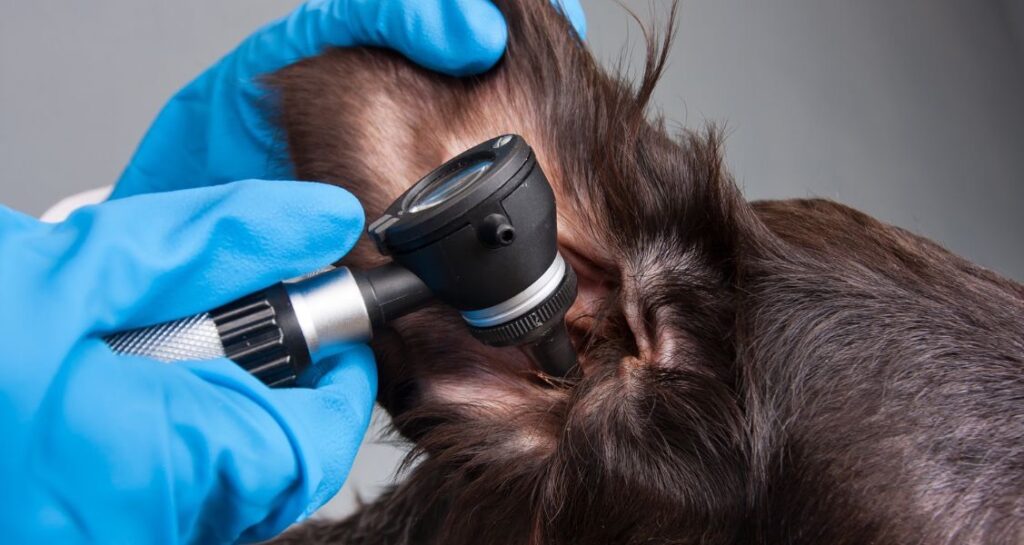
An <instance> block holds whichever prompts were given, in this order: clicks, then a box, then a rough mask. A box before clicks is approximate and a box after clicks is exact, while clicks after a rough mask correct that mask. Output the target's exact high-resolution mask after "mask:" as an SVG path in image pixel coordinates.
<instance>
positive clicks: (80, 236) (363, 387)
mask: <svg viewBox="0 0 1024 545" xmlns="http://www.w3.org/2000/svg"><path fill="white" fill-rule="evenodd" d="M289 219H290V220H291V221H289ZM362 226H363V216H362V211H361V209H360V206H359V203H358V202H357V201H356V200H355V198H353V197H352V195H350V194H349V193H347V192H346V191H344V190H342V189H338V188H335V187H331V186H326V185H321V184H298V183H293V182H268V181H244V182H236V183H231V184H226V185H220V186H215V187H207V188H200V189H191V190H182V191H175V192H168V193H161V194H153V195H141V196H136V197H131V198H126V199H121V200H116V201H110V202H106V203H103V204H100V205H96V206H91V207H86V208H83V209H81V210H79V211H77V212H75V213H74V214H72V215H71V216H70V217H69V218H68V219H67V220H66V221H65V222H63V223H60V224H47V223H42V222H39V221H37V220H35V219H33V218H30V217H28V216H24V215H21V214H19V213H17V212H14V211H12V210H10V209H7V208H5V207H3V206H0V279H2V282H0V301H3V307H4V311H3V312H0V346H3V347H4V352H3V355H0V437H2V438H3V446H2V448H0V483H2V485H0V535H2V536H3V542H4V543H62V544H75V543H132V544H145V543H168V544H177V543H185V542H188V543H204V544H206V543H231V542H234V541H235V540H236V539H238V538H239V537H240V536H241V538H242V539H243V540H257V539H266V538H268V537H270V536H272V535H274V534H276V533H277V532H280V531H281V530H282V529H284V528H285V527H286V526H287V525H288V524H290V523H292V522H293V521H295V520H296V518H298V517H299V516H300V515H302V514H303V513H304V512H308V511H310V510H312V509H314V508H315V507H317V506H319V505H320V504H322V503H323V502H324V501H326V500H327V499H329V498H330V497H331V496H332V495H333V494H334V493H335V492H336V491H337V490H338V488H339V487H340V485H341V482H342V481H343V480H344V477H345V475H346V474H347V473H348V470H349V468H350V466H351V463H352V459H353V457H354V456H355V452H356V449H357V448H358V445H359V443H360V440H361V438H362V436H363V434H364V432H365V430H366V427H367V423H368V421H369V418H370V410H371V407H372V404H373V400H374V397H375V390H376V371H375V367H374V363H373V356H372V353H370V351H369V349H368V348H367V347H365V346H359V347H354V348H353V349H352V350H351V351H349V352H346V353H344V354H342V355H341V356H340V357H339V358H338V359H337V360H335V361H331V362H322V363H321V367H320V368H319V369H318V371H319V372H321V373H323V374H322V376H320V377H319V378H318V381H317V384H316V386H317V389H315V390H314V389H300V388H297V389H291V390H270V389H268V388H267V387H265V386H264V385H263V384H261V383H260V382H258V381H257V380H256V379H254V378H253V377H251V376H250V375H249V374H247V373H246V372H244V371H242V370H241V369H240V368H239V367H237V366H236V365H235V364H234V363H232V362H230V361H228V360H215V361H208V362H201V363H184V364H165V363H159V362H156V361H153V360H148V359H144V358H129V357H125V356H118V355H115V354H113V353H112V352H111V351H110V350H109V348H108V347H107V345H106V344H104V343H103V342H102V340H101V337H102V336H103V335H105V334H108V333H111V332H114V331H118V330H124V329H127V328H133V327H139V326H144V325H149V324H154V323H159V322H163V321H166V320H170V319H173V318H179V317H181V316H187V315H191V314H194V313H196V312H200V311H203V310H207V309H210V308H214V307H216V306H218V305H221V304H224V303H227V302H229V301H231V300H234V299H235V298H238V297H240V296H242V295H245V294H247V293H250V292H252V291H254V290H257V289H260V288H263V287H266V286H268V285H270V284H272V283H274V282H277V281H279V280H282V279H285V278H290V277H295V276H297V275H300V274H304V273H308V272H311V271H314V270H316V269H319V268H321V267H324V266H326V265H328V264H330V263H331V262H333V261H334V260H336V259H338V258H339V257H341V256H342V255H343V254H344V253H345V252H347V251H348V249H349V248H350V247H351V246H352V245H353V244H354V243H355V241H356V239H357V238H358V237H359V235H360V233H361V231H362Z"/></svg>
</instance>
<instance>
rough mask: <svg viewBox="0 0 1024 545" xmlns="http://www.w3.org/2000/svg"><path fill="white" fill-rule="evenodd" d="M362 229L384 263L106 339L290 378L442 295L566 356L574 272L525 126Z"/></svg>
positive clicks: (562, 360)
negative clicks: (525, 137) (565, 255)
mask: <svg viewBox="0 0 1024 545" xmlns="http://www.w3.org/2000/svg"><path fill="white" fill-rule="evenodd" d="M367 230H368V232H369V235H370V236H371V237H372V238H373V240H374V241H375V242H376V244H377V248H378V250H379V251H380V252H381V253H382V254H384V255H387V256H390V257H391V259H392V262H391V263H389V264H387V265H384V266H382V267H378V268H374V269H369V270H365V271H359V270H353V269H350V268H348V267H337V268H334V269H331V270H329V271H325V272H322V273H319V274H316V275H314V276H312V277H309V278H305V279H302V280H298V281H292V282H283V283H280V284H277V285H275V286H271V287H270V288H267V289H265V290H262V291H260V292H257V293H254V294H251V295H249V296H246V297H243V298H241V299H239V300H237V301H234V302H232V303H229V304H227V305H224V306H222V307H219V308H217V309H214V310H211V311H209V312H204V313H201V314H197V315H195V316H191V317H188V318H183V319H180V320H175V321H173V322H168V323H164V324H158V325H155V326H150V327H145V328H141V329H135V330H131V331H126V332H121V333H116V334H114V335H111V336H109V337H106V338H105V340H106V342H107V343H108V344H109V345H110V346H111V348H112V349H113V350H114V351H115V352H117V353H121V354H132V355H140V356H146V357H151V358H155V359H158V360H162V361H183V360H196V359H210V358H215V357H225V356H226V357H227V358H229V359H231V360H233V361H235V362H236V363H238V364H239V365H240V366H242V367H243V368H245V369H246V370H248V371H249V372H250V373H252V374H253V375H255V376H256V377H257V378H259V379H260V380H262V381H263V382H265V383H267V384H269V385H271V386H286V385H290V384H292V383H293V382H294V380H295V378H296V377H297V376H298V375H299V374H301V373H302V372H303V371H304V370H305V369H306V368H307V367H308V366H309V365H310V362H311V361H314V360H317V359H319V358H322V357H325V356H328V355H330V354H332V353H336V352H339V351H341V350H344V348H345V347H346V346H348V345H351V344H352V343H361V342H366V341H368V340H370V338H371V337H372V335H373V330H374V329H377V328H380V327H384V326H385V325H386V324H388V323H389V322H391V321H392V320H395V319H397V318H399V317H401V316H404V315H406V314H409V313H411V312H413V311H415V310H417V309H419V308H420V307H422V306H423V305H425V304H426V303H428V302H430V301H431V300H438V301H441V302H443V303H445V304H447V305H450V306H452V307H454V308H455V309H457V310H458V311H459V312H460V314H461V315H462V318H463V320H464V321H465V323H466V325H467V327H468V328H469V331H470V332H471V333H472V335H473V336H474V337H475V338H476V339H478V340H479V341H480V342H483V343H485V344H488V345H491V346H520V347H522V348H524V349H525V350H526V352H527V353H528V354H530V356H531V357H532V359H533V360H534V361H535V362H536V363H537V365H538V366H540V368H541V369H543V370H544V371H545V372H547V373H549V374H551V375H555V376H563V375H565V374H566V373H568V372H569V370H570V369H571V368H572V367H574V366H575V364H576V352H575V349H574V348H573V346H572V343H571V342H570V340H569V335H568V331H567V330H566V326H565V313H566V311H567V310H568V309H569V307H570V306H571V305H572V303H573V301H575V299H576V275H575V273H574V272H573V270H572V267H570V266H569V265H568V264H567V263H566V262H565V260H564V259H563V258H562V257H561V256H560V255H559V254H558V246H557V227H556V210H555V197H554V192H553V191H552V190H551V186H550V184H549V183H548V181H547V178H546V177H545V175H544V173H543V171H542V170H541V168H540V165H539V164H538V163H537V160H536V157H535V155H534V153H533V150H532V149H530V146H529V145H527V144H526V142H525V141H524V140H523V139H522V138H521V137H519V136H517V135H511V134H509V135H503V136H499V137H497V138H494V139H491V140H488V141H486V142H483V143H481V144H479V145H477V146H474V147H473V148H470V149H469V150H467V151H465V152H463V153H462V154H460V155H458V156H457V157H455V158H453V159H451V160H450V161H448V162H447V163H445V164H443V165H441V166H440V167H438V168H437V169H435V170H434V171H433V172H431V173H430V174H428V175H426V176H425V177H423V178H422V179H421V180H420V181H418V182H417V183H416V184H414V185H413V186H412V187H411V188H410V189H409V190H408V191H406V192H405V193H404V194H403V195H402V196H401V197H399V198H398V199H397V200H395V202H394V203H392V204H391V206H389V207H388V208H387V210H386V211H385V212H384V213H383V214H382V215H381V217H380V218H378V219H377V220H376V221H374V222H373V223H371V224H370V226H369V227H368V229H367Z"/></svg>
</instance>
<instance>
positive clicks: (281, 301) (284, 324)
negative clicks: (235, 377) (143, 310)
mask: <svg viewBox="0 0 1024 545" xmlns="http://www.w3.org/2000/svg"><path fill="white" fill-rule="evenodd" d="M105 340H106V342H107V344H108V345H109V346H110V348H111V350H113V351H114V352H115V353H117V354H125V355H132V356H143V357H147V358H152V359H155V360H159V361H163V362H175V361H189V360H208V359H212V358H218V357H227V358H228V359H230V360H232V361H234V362H235V363H237V364H238V365H239V366H241V367H242V368H243V369H245V370H246V371H248V372H249V373H251V374H252V375H254V376H255V377H256V378H258V379H259V380H261V381H262V382H263V383H264V384H267V385H268V386H288V385H290V384H292V383H293V382H294V381H295V377H297V376H298V375H299V374H300V373H302V371H304V370H305V369H306V368H307V367H309V364H310V355H309V349H308V348H306V344H305V341H304V338H303V335H302V331H301V329H300V327H299V323H298V320H297V319H296V317H295V313H294V312H293V310H292V305H291V301H290V300H289V298H288V293H287V290H286V288H285V285H284V284H277V285H275V286H272V287H270V288H267V289H265V290H263V291H259V292H256V293H254V294H251V295H248V296H246V297H243V298H241V299H238V300H237V301H234V302H231V303H228V304H226V305H224V306H222V307H219V308H216V309H214V310H211V311H210V312H204V313H202V314H196V315H195V316H190V317H188V318H182V319H180V320H174V321H173V322H167V323H164V324H157V325H155V326H151V327H143V328H139V329H133V330H131V331H125V332H122V333H116V334H114V335H111V336H109V337H107V338H106V339H105Z"/></svg>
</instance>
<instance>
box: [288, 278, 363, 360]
mask: <svg viewBox="0 0 1024 545" xmlns="http://www.w3.org/2000/svg"><path fill="white" fill-rule="evenodd" d="M285 289H286V290H287V291H288V296H289V299H291V303H292V309H293V310H294V311H295V318H296V319H297V320H298V322H299V328H300V329H302V335H303V336H304V337H305V338H306V346H308V347H309V353H310V355H311V356H312V357H313V359H314V360H316V359H317V358H320V357H323V356H327V355H330V354H332V353H334V352H337V351H339V350H341V349H343V348H344V347H346V346H349V345H351V344H352V343H361V342H366V341H368V340H370V338H371V337H372V336H373V326H372V325H371V323H370V314H369V312H367V309H366V303H365V302H364V301H363V295H362V292H360V291H359V285H358V284H356V279H355V278H354V277H353V276H352V272H351V271H349V270H348V268H347V267H338V268H336V269H332V270H329V271H326V272H323V273H321V274H318V275H316V276H314V277H312V278H307V279H305V280H302V281H299V282H295V283H286V284H285Z"/></svg>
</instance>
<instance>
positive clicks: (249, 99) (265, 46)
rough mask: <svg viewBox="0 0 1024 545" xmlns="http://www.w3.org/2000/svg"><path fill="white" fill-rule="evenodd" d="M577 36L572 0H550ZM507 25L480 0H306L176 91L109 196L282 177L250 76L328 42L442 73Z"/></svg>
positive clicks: (274, 140)
mask: <svg viewBox="0 0 1024 545" xmlns="http://www.w3.org/2000/svg"><path fill="white" fill-rule="evenodd" d="M553 3H554V4H556V5H557V6H559V7H560V9H561V10H562V12H563V13H564V14H566V16H567V17H568V18H569V20H570V21H571V22H572V24H573V26H574V28H576V31H577V33H578V34H579V35H580V36H581V37H583V36H584V34H585V32H586V21H585V19H584V17H583V9H582V7H581V6H580V4H579V0H553ZM507 39H508V28H507V26H506V24H505V20H504V18H503V17H502V15H501V12H499V11H498V9H497V8H496V7H495V6H494V4H492V3H491V2H490V1H489V0H313V1H310V2H307V3H305V4H303V5H301V6H299V7H298V8H297V9H296V10H295V11H293V12H292V13H291V14H290V15H288V16H286V17H284V18H282V19H279V20H277V21H275V22H272V23H270V24H268V25H266V26H264V27H263V28H261V29H260V30H258V31H256V32H255V33H254V34H253V35H252V36H250V37H249V38H248V39H246V40H245V41H243V42H242V43H241V44H240V45H239V46H238V47H237V48H236V49H235V50H234V51H233V52H231V53H230V54H228V55H227V56H226V57H224V58H223V59H221V60H220V62H218V63H217V64H216V65H214V66H213V67H211V68H210V69H209V70H207V71H206V72H205V73H203V74H202V75H201V76H199V78H197V79H196V80H195V81H193V82H192V83H190V84H189V85H187V86H186V87H185V88H184V89H182V90H181V91H179V92H178V93H177V94H176V95H175V96H174V98H172V99H171V101H170V102H169V103H168V104H167V105H166V106H165V107H164V109H163V110H162V111H161V112H160V115H159V116H158V117H157V120H156V121H155V122H154V124H153V126H152V127H151V128H150V130H149V132H148V133H147V134H146V137H145V139H144V140H143V142H142V144H141V145H140V146H139V148H138V150H137V151H136V152H135V155H134V157H133V158H132V161H131V163H130V164H129V165H128V167H127V168H126V170H125V172H124V173H123V174H122V176H121V179H120V181H119V182H118V183H117V186H116V187H115V189H114V193H113V195H112V198H120V197H125V196H129V195H135V194H139V193H149V192H156V191H167V190H171V189H180V188H185V187H198V186H204V185H213V184H219V183H224V182H228V181H232V180H241V179H246V178H274V179H278V178H288V177H291V176H292V172H291V167H290V165H288V164H287V158H286V154H285V153H284V149H283V146H282V144H281V143H280V141H279V137H280V136H281V135H280V134H278V133H277V131H276V129H275V128H274V127H273V125H272V123H271V122H270V120H268V119H267V118H266V117H265V116H266V112H267V110H268V106H269V105H268V104H267V103H266V102H265V101H266V96H265V93H264V89H263V88H262V87H261V85H260V80H259V76H261V75H264V74H267V73H270V72H273V71H275V70H277V69H279V68H282V67H284V66H286V65H288V64H290V63H292V62H295V61H297V60H300V59H302V58H305V57H309V56H313V55H316V54H318V53H320V52H321V51H323V50H324V49H325V48H327V47H330V46H338V47H347V46H357V45H370V46H378V47H386V48H390V49H394V50H396V51H398V52H400V53H402V54H403V55H405V56H407V57H409V58H410V59H411V60H413V61H414V62H416V63H418V64H420V65H422V66H424V67H427V68H430V69H433V70H438V71H441V72H445V73H448V74H452V75H467V74H473V73H478V72H482V71H484V70H486V69H488V68H490V67H491V66H493V65H494V63H495V62H497V61H498V59H499V58H500V57H501V55H502V53H503V52H504V50H505V43H506V41H507Z"/></svg>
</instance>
